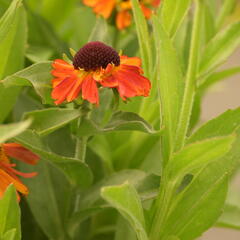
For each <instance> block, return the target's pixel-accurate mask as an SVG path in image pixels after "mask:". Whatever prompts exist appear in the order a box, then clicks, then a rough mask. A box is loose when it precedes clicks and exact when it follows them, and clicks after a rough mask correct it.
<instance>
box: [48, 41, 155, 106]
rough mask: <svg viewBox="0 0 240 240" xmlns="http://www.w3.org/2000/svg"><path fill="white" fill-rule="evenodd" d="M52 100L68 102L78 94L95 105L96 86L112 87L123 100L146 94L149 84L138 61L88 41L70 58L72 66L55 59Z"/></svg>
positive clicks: (59, 102)
mask: <svg viewBox="0 0 240 240" xmlns="http://www.w3.org/2000/svg"><path fill="white" fill-rule="evenodd" d="M52 66H53V70H52V75H53V76H54V77H55V78H54V79H53V80H52V85H53V91H52V98H53V99H55V104H61V103H62V102H64V101H67V102H71V101H73V100H75V99H76V98H78V96H79V95H80V94H81V96H82V98H83V99H85V100H88V101H89V102H90V103H93V104H97V105H98V104H99V96H98V87H108V88H115V89H117V91H118V92H119V95H120V97H121V98H122V99H123V100H126V99H127V98H130V97H134V96H145V97H147V96H148V95H149V91H150V88H151V83H150V81H149V80H148V79H147V78H145V77H144V76H143V75H142V74H143V71H142V69H141V67H140V66H141V60H140V59H139V58H137V57H127V56H119V54H118V53H117V52H116V51H115V50H114V49H113V48H112V47H109V46H107V45H105V44H104V43H102V42H90V43H87V44H86V45H85V46H84V47H82V48H81V49H80V50H79V51H78V52H77V53H76V55H75V56H74V58H73V63H72V64H70V63H68V62H66V61H64V60H61V59H56V60H55V61H54V62H53V64H52Z"/></svg>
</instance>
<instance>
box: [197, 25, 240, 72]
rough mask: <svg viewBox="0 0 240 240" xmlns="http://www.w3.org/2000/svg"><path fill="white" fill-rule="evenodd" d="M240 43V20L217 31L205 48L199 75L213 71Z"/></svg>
mask: <svg viewBox="0 0 240 240" xmlns="http://www.w3.org/2000/svg"><path fill="white" fill-rule="evenodd" d="M239 44H240V22H237V23H233V24H231V25H229V26H228V27H226V28H225V29H223V30H222V31H221V32H219V33H217V34H216V35H215V37H214V38H213V39H212V40H211V41H210V42H209V43H208V44H207V46H206V47H205V49H203V51H202V52H203V55H202V57H201V61H200V66H199V73H198V75H199V76H202V75H204V74H206V73H209V72H211V71H212V70H214V69H215V68H216V67H218V66H219V65H220V64H222V63H223V62H224V61H225V60H226V59H227V58H228V57H229V56H230V55H231V54H232V53H233V52H234V51H235V50H236V48H237V47H238V46H239Z"/></svg>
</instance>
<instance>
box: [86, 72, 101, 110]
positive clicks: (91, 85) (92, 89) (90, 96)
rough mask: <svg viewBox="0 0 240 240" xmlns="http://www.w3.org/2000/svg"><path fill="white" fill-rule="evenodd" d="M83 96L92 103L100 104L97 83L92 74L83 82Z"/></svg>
mask: <svg viewBox="0 0 240 240" xmlns="http://www.w3.org/2000/svg"><path fill="white" fill-rule="evenodd" d="M82 98H83V99H86V100H88V101H89V102H90V103H93V104H97V105H98V104H99V96H98V89H97V83H96V81H95V80H94V79H93V77H92V76H91V75H88V76H87V77H86V78H85V79H84V80H83V83H82Z"/></svg>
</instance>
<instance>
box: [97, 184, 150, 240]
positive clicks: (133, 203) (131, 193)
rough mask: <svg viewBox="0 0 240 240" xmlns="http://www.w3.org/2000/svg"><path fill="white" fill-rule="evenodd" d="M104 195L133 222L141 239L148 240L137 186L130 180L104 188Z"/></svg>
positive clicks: (133, 226)
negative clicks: (129, 181) (131, 183)
mask: <svg viewBox="0 0 240 240" xmlns="http://www.w3.org/2000/svg"><path fill="white" fill-rule="evenodd" d="M101 195H102V197H103V198H104V199H105V200H106V201H107V202H109V203H110V204H111V205H112V206H113V207H114V208H116V209H117V210H118V211H119V212H120V213H121V214H122V216H123V217H124V218H125V219H126V220H127V221H128V222H129V223H130V224H131V226H132V228H133V229H134V230H135V232H136V235H137V236H138V239H139V240H148V237H147V233H146V231H145V219H144V213H143V208H142V204H141V201H140V198H139V196H138V194H137V191H136V190H135V188H134V187H133V186H132V185H130V184H129V183H128V182H126V183H124V184H122V185H118V186H109V187H104V188H102V193H101Z"/></svg>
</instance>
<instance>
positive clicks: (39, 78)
mask: <svg viewBox="0 0 240 240" xmlns="http://www.w3.org/2000/svg"><path fill="white" fill-rule="evenodd" d="M52 78H53V77H52V75H51V62H42V63H36V64H33V65H31V66H30V67H27V68H25V69H23V70H21V71H19V72H16V73H15V74H13V75H10V76H8V77H6V78H5V79H4V80H3V85H4V86H6V87H10V86H31V85H32V86H33V87H34V89H35V91H36V93H37V94H38V95H39V96H40V97H41V98H42V102H43V103H44V104H52V103H53V100H52V98H51V88H52V87H51V79H52Z"/></svg>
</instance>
